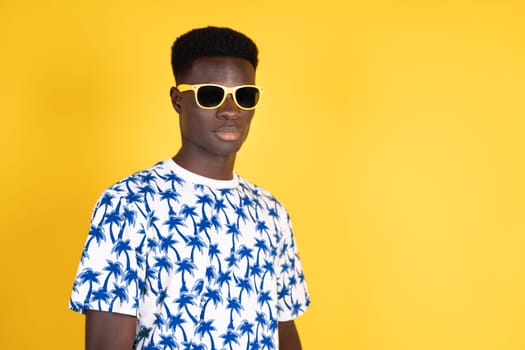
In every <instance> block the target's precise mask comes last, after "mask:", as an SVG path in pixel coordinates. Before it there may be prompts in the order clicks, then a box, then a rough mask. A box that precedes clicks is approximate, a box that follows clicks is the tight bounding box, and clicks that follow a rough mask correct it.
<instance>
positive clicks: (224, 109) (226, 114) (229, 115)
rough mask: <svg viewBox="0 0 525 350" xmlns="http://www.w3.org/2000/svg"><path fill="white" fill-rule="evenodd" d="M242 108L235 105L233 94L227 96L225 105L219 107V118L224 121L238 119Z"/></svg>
mask: <svg viewBox="0 0 525 350" xmlns="http://www.w3.org/2000/svg"><path fill="white" fill-rule="evenodd" d="M240 112H241V110H240V108H239V107H238V106H237V105H236V104H235V101H234V100H233V96H232V94H228V95H226V99H225V100H224V103H223V104H222V105H221V106H220V107H219V111H218V114H217V116H218V117H219V118H222V119H238V118H239V117H240Z"/></svg>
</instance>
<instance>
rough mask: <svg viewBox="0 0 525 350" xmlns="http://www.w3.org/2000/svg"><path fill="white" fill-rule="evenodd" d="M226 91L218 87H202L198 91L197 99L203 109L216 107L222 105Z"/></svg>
mask: <svg viewBox="0 0 525 350" xmlns="http://www.w3.org/2000/svg"><path fill="white" fill-rule="evenodd" d="M223 96H224V90H223V89H222V88H220V87H218V86H201V87H200V88H199V90H198V91H197V99H198V100H199V103H200V104H201V105H202V106H203V107H216V106H218V105H219V103H221V101H222V98H223Z"/></svg>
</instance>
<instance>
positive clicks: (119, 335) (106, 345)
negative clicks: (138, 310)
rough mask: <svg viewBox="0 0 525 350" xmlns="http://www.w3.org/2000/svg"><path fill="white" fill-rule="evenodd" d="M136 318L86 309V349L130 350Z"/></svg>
mask: <svg viewBox="0 0 525 350" xmlns="http://www.w3.org/2000/svg"><path fill="white" fill-rule="evenodd" d="M136 329H137V319H136V318H135V317H133V316H129V315H123V314H118V313H114V312H104V311H94V310H87V311H86V350H130V349H131V348H132V346H133V341H134V340H135V333H136Z"/></svg>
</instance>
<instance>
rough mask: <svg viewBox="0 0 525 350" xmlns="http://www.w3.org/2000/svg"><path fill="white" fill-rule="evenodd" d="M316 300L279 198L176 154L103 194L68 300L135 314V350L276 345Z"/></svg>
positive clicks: (72, 305) (91, 307) (80, 308)
mask: <svg viewBox="0 0 525 350" xmlns="http://www.w3.org/2000/svg"><path fill="white" fill-rule="evenodd" d="M309 304H310V299H309V295H308V291H307V287H306V283H305V280H304V275H303V271H302V268H301V263H300V260H299V257H298V252H297V247H296V244H295V239H294V236H293V233H292V227H291V222H290V219H289V216H288V214H287V212H286V210H285V208H284V207H283V206H282V205H281V203H279V202H278V201H277V200H276V199H275V198H274V197H273V196H272V195H271V194H269V193H268V192H266V191H264V190H263V189H261V188H259V187H257V186H255V185H253V184H251V183H249V182H248V181H246V180H245V179H243V178H241V177H240V176H238V175H237V174H234V178H233V180H229V181H221V180H213V179H209V178H205V177H202V176H199V175H197V174H194V173H191V172H189V171H188V170H186V169H184V168H182V167H180V166H178V165H177V164H176V163H175V162H174V161H173V160H171V159H169V160H166V161H164V162H160V163H158V164H156V165H155V166H153V167H151V168H149V169H146V170H143V171H141V172H138V173H136V174H133V175H131V176H129V177H128V178H126V179H124V180H122V181H120V182H118V183H117V184H115V185H113V186H112V187H110V188H109V189H107V190H106V191H105V192H104V193H103V194H102V195H101V197H100V199H99V200H98V202H97V204H96V206H95V209H94V212H93V216H92V221H91V228H90V231H89V235H88V237H87V241H86V244H85V247H84V250H83V252H82V258H81V261H80V265H79V268H78V273H77V277H76V279H75V283H74V286H73V292H72V295H71V300H70V308H71V309H72V310H75V311H79V312H84V311H85V310H99V311H109V312H117V313H122V314H128V315H132V316H136V317H137V334H136V338H135V345H134V349H183V348H184V349H186V348H188V349H189V348H191V349H208V350H211V349H243V350H244V349H263V348H264V349H266V348H267V349H272V348H274V349H278V322H279V321H288V320H291V319H294V318H295V317H297V316H299V315H301V314H302V313H303V312H304V311H305V310H306V308H307V307H308V305H309Z"/></svg>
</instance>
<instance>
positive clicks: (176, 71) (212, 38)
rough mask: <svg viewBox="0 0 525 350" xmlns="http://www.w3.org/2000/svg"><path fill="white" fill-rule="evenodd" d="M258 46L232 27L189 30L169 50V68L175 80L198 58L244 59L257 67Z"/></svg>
mask: <svg viewBox="0 0 525 350" xmlns="http://www.w3.org/2000/svg"><path fill="white" fill-rule="evenodd" d="M257 55H258V50H257V45H255V43H254V42H253V40H252V39H250V38H248V37H247V36H246V35H244V34H242V33H240V32H238V31H235V30H233V29H231V28H221V27H212V26H209V27H204V28H197V29H193V30H190V31H189V32H187V33H186V34H183V35H181V36H180V37H178V38H177V40H175V42H174V43H173V46H172V47H171V68H172V69H173V75H174V76H175V80H177V81H178V79H180V78H181V77H182V76H183V75H184V73H185V72H186V71H188V70H189V69H191V66H192V64H193V62H194V61H195V60H196V59H197V58H199V57H212V56H222V57H238V58H244V59H246V60H248V61H250V63H251V64H252V66H253V68H254V69H256V68H257V63H258V58H257Z"/></svg>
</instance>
